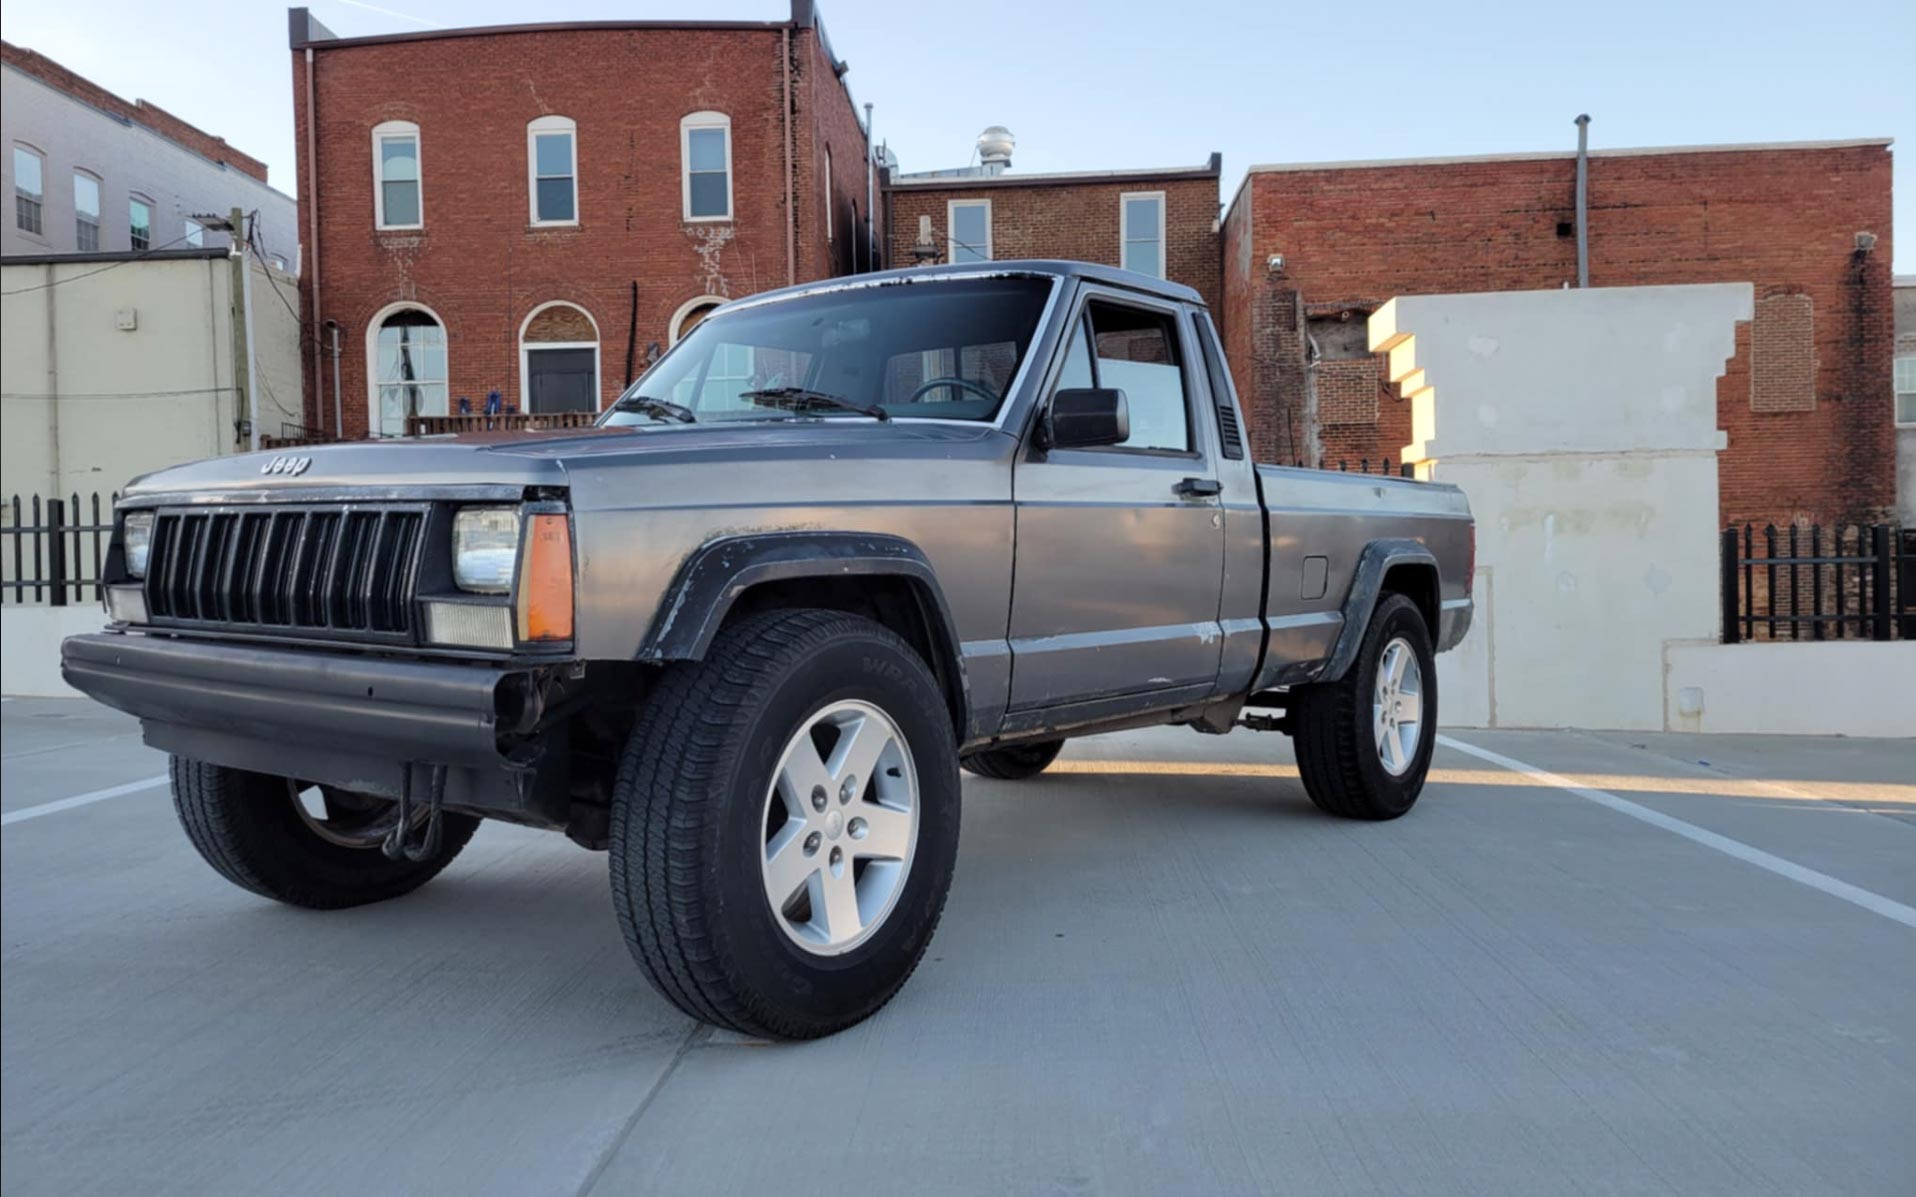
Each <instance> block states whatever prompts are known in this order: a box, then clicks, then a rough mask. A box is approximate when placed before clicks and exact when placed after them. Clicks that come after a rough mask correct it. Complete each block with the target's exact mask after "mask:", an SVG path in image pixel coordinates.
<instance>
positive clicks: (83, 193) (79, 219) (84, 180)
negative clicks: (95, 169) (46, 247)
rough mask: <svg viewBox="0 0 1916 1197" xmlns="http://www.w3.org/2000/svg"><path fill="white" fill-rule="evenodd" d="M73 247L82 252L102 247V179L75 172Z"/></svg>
mask: <svg viewBox="0 0 1916 1197" xmlns="http://www.w3.org/2000/svg"><path fill="white" fill-rule="evenodd" d="M73 247H74V248H75V249H77V250H79V251H80V252H81V253H91V252H93V251H94V250H97V249H99V248H100V180H98V179H96V178H94V177H93V176H92V175H90V174H87V173H86V172H85V171H75V172H73Z"/></svg>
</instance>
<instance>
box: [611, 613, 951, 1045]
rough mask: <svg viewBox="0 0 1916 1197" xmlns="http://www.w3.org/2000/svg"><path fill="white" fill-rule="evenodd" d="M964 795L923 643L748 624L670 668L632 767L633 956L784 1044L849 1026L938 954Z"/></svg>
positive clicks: (848, 620)
mask: <svg viewBox="0 0 1916 1197" xmlns="http://www.w3.org/2000/svg"><path fill="white" fill-rule="evenodd" d="M868 731H869V732H873V733H876V734H877V735H878V739H877V741H875V742H873V741H867V740H866V739H865V736H866V733H867V732H868ZM848 737H849V738H848ZM808 753H809V754H810V755H809V757H808V756H807V754H808ZM854 761H858V762H860V763H861V764H862V768H861V767H860V766H859V765H856V764H854V763H853V762H854ZM861 772H862V773H864V774H865V776H862V777H860V776H857V775H858V774H859V773H861ZM854 778H856V780H854ZM800 779H803V780H802V781H801V780H800ZM958 797H959V790H958V754H957V745H956V742H955V737H954V735H953V733H952V722H951V713H950V711H949V709H948V708H947V707H946V705H945V700H944V697H943V695H942V693H941V691H940V690H939V687H938V682H937V679H936V678H934V677H933V676H932V673H931V670H930V669H929V668H927V667H926V665H925V662H924V661H923V659H921V658H920V657H919V656H918V654H917V653H916V652H914V651H913V650H912V648H911V646H910V645H908V644H906V643H905V642H904V641H903V640H901V639H900V638H899V637H898V636H896V635H894V634H893V633H892V632H891V631H890V630H888V629H886V628H884V627H882V626H881V625H879V624H877V623H874V622H872V621H871V620H868V619H863V618H860V617H858V616H855V615H847V614H844V613H842V612H837V611H820V610H781V611H767V612H764V613H762V614H759V615H755V616H752V617H750V618H747V619H744V620H742V621H740V622H739V623H737V624H735V625H733V626H731V627H728V628H726V629H724V630H723V631H721V632H720V633H719V636H718V639H717V640H716V641H714V642H713V644H712V647H711V649H710V651H709V652H707V654H706V656H705V659H704V660H702V661H687V662H683V663H680V664H675V665H671V666H669V667H667V668H666V670H665V671H664V673H663V674H662V675H661V677H660V679H659V682H658V684H657V686H656V687H655V688H654V689H653V691H652V693H651V694H650V695H648V696H647V699H646V702H645V706H644V709H643V710H642V711H641V713H640V716H639V721H638V725H637V726H636V727H635V728H634V729H633V732H632V736H631V738H630V740H629V741H628V742H627V745H626V749H625V754H624V756H623V758H622V759H621V761H620V764H619V777H618V783H617V785H616V787H615V788H614V791H613V800H612V831H611V843H610V855H611V872H612V902H613V906H614V907H615V909H616V910H617V912H618V917H619V926H620V928H621V929H622V930H623V932H624V934H625V940H626V946H627V947H629V948H630V949H631V951H632V956H633V958H634V959H635V960H637V961H638V963H639V966H640V968H642V969H643V970H644V971H645V975H646V977H647V978H648V979H649V980H650V981H651V982H652V985H653V987H654V988H655V989H657V990H658V991H659V993H660V994H661V995H663V996H664V997H665V998H666V1000H667V1001H670V1002H671V1003H672V1004H673V1005H675V1006H677V1007H678V1008H679V1009H680V1010H683V1011H684V1012H685V1013H686V1014H688V1015H690V1016H692V1017H693V1018H696V1019H699V1020H701V1021H704V1022H708V1023H712V1024H714V1025H717V1026H721V1027H729V1028H731V1029H733V1030H736V1031H739V1032H741V1033H743V1034H747V1035H753V1036H758V1037H761V1038H775V1039H810V1038H815V1037H817V1036H821V1035H829V1034H831V1033H832V1032H834V1031H838V1030H842V1029H843V1028H845V1027H849V1026H851V1025H852V1024H854V1023H856V1022H859V1021H860V1020H861V1019H864V1018H866V1017H868V1016H869V1015H871V1014H872V1013H873V1012H875V1011H876V1010H878V1009H879V1008H880V1007H881V1006H883V1005H884V1004H885V1003H886V1002H888V1001H890V1000H891V997H892V995H893V994H895V993H897V992H898V990H899V988H900V987H901V986H902V985H904V983H905V980H906V978H908V977H909V976H910V975H911V973H912V970H913V969H915V968H916V967H917V966H918V961H919V958H920V957H921V956H922V955H923V954H924V951H925V947H926V945H927V944H928V943H930V941H931V936H932V932H933V931H934V930H935V929H936V928H937V926H938V919H939V916H940V914H941V913H942V912H943V910H944V906H945V895H946V893H947V891H948V890H949V889H950V888H951V875H952V867H953V865H954V863H955V861H956V858H957V854H958ZM881 847H882V848H883V849H884V850H880V849H881ZM787 852H792V853H794V855H789V856H788V855H785V853H787ZM781 862H782V863H781ZM841 864H842V868H841V867H840V866H841ZM785 866H791V867H792V868H793V869H795V870H796V871H784V869H785ZM830 870H836V871H830ZM846 885H849V887H850V894H851V897H850V898H849V899H847V898H846V893H847V890H846V888H845V886H846ZM775 890H776V891H777V893H778V896H777V897H776V898H775V897H774V896H773V892H774V891H775ZM815 901H816V905H814V902H815ZM847 901H849V902H850V903H851V904H850V905H849V906H848V905H846V902H847ZM841 916H843V917H842V918H841Z"/></svg>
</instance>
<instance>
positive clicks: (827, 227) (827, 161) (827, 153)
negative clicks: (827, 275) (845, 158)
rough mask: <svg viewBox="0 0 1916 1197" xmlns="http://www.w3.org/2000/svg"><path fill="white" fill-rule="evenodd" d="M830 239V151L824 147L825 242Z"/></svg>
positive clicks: (827, 147) (828, 147) (829, 148)
mask: <svg viewBox="0 0 1916 1197" xmlns="http://www.w3.org/2000/svg"><path fill="white" fill-rule="evenodd" d="M831 239H832V149H831V147H830V146H826V147H825V240H827V241H830V240H831Z"/></svg>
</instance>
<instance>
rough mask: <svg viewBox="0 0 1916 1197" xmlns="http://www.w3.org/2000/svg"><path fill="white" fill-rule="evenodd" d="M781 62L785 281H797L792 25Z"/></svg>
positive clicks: (784, 40)
mask: <svg viewBox="0 0 1916 1197" xmlns="http://www.w3.org/2000/svg"><path fill="white" fill-rule="evenodd" d="M781 44H782V48H783V51H784V52H783V53H782V54H780V55H779V58H780V64H779V65H781V66H782V67H784V69H785V285H786V286H788V287H790V286H793V285H795V284H796V283H797V282H798V212H797V211H796V205H797V202H798V200H797V196H796V194H795V192H796V189H797V184H796V180H794V179H793V177H792V27H791V26H790V25H787V26H786V27H785V28H784V30H783V36H782V38H781Z"/></svg>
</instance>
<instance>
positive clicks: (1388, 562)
mask: <svg viewBox="0 0 1916 1197" xmlns="http://www.w3.org/2000/svg"><path fill="white" fill-rule="evenodd" d="M1399 565H1414V566H1420V567H1424V568H1428V569H1429V570H1430V572H1431V575H1432V579H1433V581H1436V582H1441V580H1442V575H1441V574H1440V573H1439V571H1438V569H1437V557H1436V554H1434V553H1432V552H1431V551H1430V547H1429V546H1428V545H1426V544H1425V543H1424V542H1423V541H1421V540H1406V539H1395V540H1373V541H1371V542H1370V543H1369V544H1367V545H1365V546H1364V551H1363V553H1362V554H1361V555H1360V556H1359V557H1358V558H1357V570H1356V573H1355V574H1354V576H1353V577H1352V578H1351V588H1350V593H1349V594H1348V595H1346V596H1345V597H1344V627H1343V630H1342V631H1340V632H1339V633H1338V634H1337V645H1336V647H1334V648H1332V649H1331V655H1330V659H1329V660H1328V661H1326V662H1325V664H1324V668H1323V670H1322V671H1320V672H1319V673H1318V675H1317V677H1316V678H1315V679H1313V680H1315V681H1319V682H1334V681H1337V680H1338V679H1339V678H1341V677H1343V676H1344V675H1345V674H1346V673H1348V672H1349V671H1350V667H1351V665H1352V663H1353V662H1355V661H1356V660H1357V650H1358V648H1359V646H1361V645H1362V644H1363V643H1364V633H1365V632H1366V631H1368V630H1369V629H1370V617H1371V612H1372V611H1374V610H1376V608H1377V596H1378V595H1379V594H1380V593H1381V592H1382V591H1383V588H1384V577H1385V575H1387V574H1389V573H1390V571H1391V570H1392V568H1394V567H1396V566H1399ZM1436 593H1438V594H1439V595H1440V596H1441V593H1442V592H1441V590H1438V591H1436ZM1437 635H1438V629H1437V627H1436V626H1435V625H1434V624H1433V625H1432V627H1431V630H1430V638H1431V643H1432V644H1433V645H1435V643H1436V641H1437Z"/></svg>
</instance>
